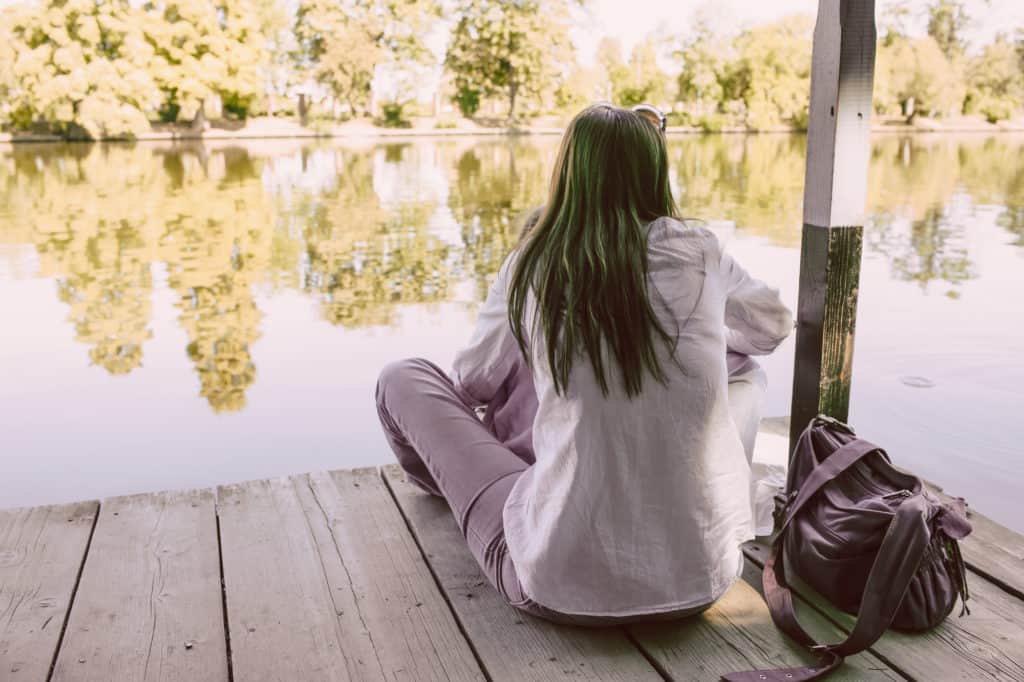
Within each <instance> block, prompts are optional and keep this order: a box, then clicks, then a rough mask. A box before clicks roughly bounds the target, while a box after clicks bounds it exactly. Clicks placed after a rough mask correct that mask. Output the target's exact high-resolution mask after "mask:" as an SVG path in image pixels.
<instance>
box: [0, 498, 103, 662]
mask: <svg viewBox="0 0 1024 682" xmlns="http://www.w3.org/2000/svg"><path fill="white" fill-rule="evenodd" d="M98 510H99V503H98V502H77V503H74V504H61V505H53V506H48V507H25V508H21V509H7V510H4V511H0V679H3V680H12V681H17V680H45V679H46V676H47V674H48V673H49V672H50V665H51V664H52V663H53V658H54V655H55V654H56V651H57V646H58V644H59V642H60V634H61V631H62V630H63V628H64V622H65V620H66V618H67V613H68V609H69V608H70V606H71V600H72V597H73V595H74V591H75V585H76V584H77V582H78V573H79V571H80V570H81V567H82V562H83V561H84V560H85V552H86V548H87V547H88V546H89V537H90V535H92V529H93V524H94V522H95V519H96V512H97V511H98Z"/></svg>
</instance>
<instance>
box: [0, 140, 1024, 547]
mask: <svg viewBox="0 0 1024 682" xmlns="http://www.w3.org/2000/svg"><path fill="white" fill-rule="evenodd" d="M557 142H558V141H557V139H556V138H553V137H542V138H520V139H515V140H511V139H473V138H458V139H455V138H446V139H430V138H421V139H417V140H415V141H409V142H388V143H380V144H377V143H373V142H365V143H351V142H341V141H330V142H307V141H300V140H282V141H253V142H251V143H239V142H230V143H208V144H206V145H177V146H160V145H156V144H136V145H123V146H122V145H102V146H100V145H92V146H85V145H38V146H36V145H26V146H14V147H10V146H8V147H4V148H0V325H2V326H0V507H9V506H18V505H34V504H43V503H50V502H58V501H67V500H75V499H83V498H95V497H101V496H106V495H115V494H124V493H131V492H139V491H149V490H157V489H167V488H182V487H193V486H210V485H215V484H217V483H224V482H232V481H239V480H245V479H252V478H260V477H268V476H276V475H282V474H289V473H295V472H304V471H310V470H317V469H330V468H347V467H356V466H363V465H374V464H380V463H383V462H388V461H390V460H391V453H390V451H389V450H388V449H387V447H386V445H385V443H384V440H383V438H382V436H381V435H380V431H379V426H378V423H377V416H376V411H375V409H374V404H373V390H374V384H375V381H376V376H377V373H378V371H379V369H380V368H381V366H383V365H384V364H385V363H386V362H387V361H389V360H391V359H394V358H399V357H403V356H411V355H422V356H426V357H428V358H431V359H433V360H435V361H436V362H438V363H440V364H442V366H445V365H448V364H449V363H450V361H451V359H452V356H453V354H454V352H455V350H456V349H457V348H458V347H459V345H460V344H462V343H463V342H465V341H466V340H467V339H468V337H469V334H470V331H471V328H472V325H473V321H474V315H475V312H476V310H477V308H478V306H479V304H480V302H481V300H482V296H483V295H484V292H485V290H486V289H485V287H486V285H487V284H488V282H489V280H490V279H491V277H492V276H493V275H494V273H495V272H496V270H497V268H498V266H499V264H500V263H501V261H502V259H503V257H504V255H505V254H506V253H507V251H508V249H509V248H510V247H511V245H512V244H513V242H514V240H515V238H516V236H517V232H518V224H517V221H518V220H519V218H520V216H521V214H522V213H523V212H524V211H526V210H527V209H529V208H531V207H533V206H535V205H536V204H538V203H539V202H540V201H542V198H543V195H544V190H545V186H546V182H547V177H548V174H549V172H550V166H551V163H552V161H553V158H554V155H555V152H556V146H557ZM804 144H805V138H804V137H802V136H792V135H761V136H708V137H673V138H671V140H670V149H671V160H672V164H673V171H674V182H675V189H676V192H677V198H678V199H679V200H680V204H681V206H682V207H683V211H684V213H685V214H686V215H687V216H693V217H700V218H703V219H705V220H707V221H709V223H710V224H711V226H712V227H713V229H715V230H716V231H717V232H718V234H719V235H720V237H721V238H722V240H723V241H725V242H726V243H727V245H728V247H727V248H729V249H730V250H731V251H732V252H733V253H734V255H735V256H736V257H737V258H738V259H739V260H740V261H741V262H742V263H744V264H745V265H746V267H747V268H748V269H749V270H751V271H752V272H753V273H754V274H755V275H756V276H758V277H760V278H762V279H765V280H767V281H769V282H772V283H774V284H776V285H778V286H779V287H780V288H781V291H782V295H783V297H784V298H785V300H786V301H787V302H788V303H789V304H790V305H791V307H795V304H796V291H797V275H798V264H799V251H798V246H799V239H800V224H801V201H802V185H803V164H804ZM869 193H870V196H869V201H868V210H869V215H870V217H869V220H868V224H867V226H866V228H865V249H864V264H863V268H862V274H861V293H860V308H859V316H858V319H857V342H856V353H855V361H854V378H853V395H852V407H851V423H852V424H853V425H854V426H855V427H856V428H857V429H858V431H859V432H860V433H861V434H862V435H864V436H865V437H867V438H869V439H871V440H874V441H875V442H878V443H880V444H883V445H884V446H886V447H887V449H888V450H889V452H890V454H891V455H892V457H893V459H894V460H895V462H896V463H897V464H900V465H903V466H905V467H908V468H911V469H913V470H915V471H916V472H918V473H920V474H921V475H923V476H925V477H926V478H928V479H930V480H933V481H935V482H936V483H938V484H940V485H942V486H943V487H944V488H945V489H946V490H947V491H948V492H951V493H953V494H959V495H963V496H964V497H966V498H967V500H968V502H969V503H970V504H971V505H972V506H974V507H975V508H977V509H978V510H980V511H982V512H984V513H986V514H988V515H990V516H992V517H993V518H995V519H996V520H998V521H1000V522H1002V523H1004V524H1006V525H1009V526H1011V527H1013V528H1015V529H1016V530H1018V531H1024V512H1022V510H1021V503H1020V499H1019V497H1020V494H1021V489H1022V484H1024V457H1022V450H1024V418H1022V416H1021V411H1022V408H1024V361H1022V360H1021V352H1022V351H1024V138H1021V137H1015V136H1010V135H1002V136H981V135H974V136H960V137H952V136H937V135H936V136H928V135H921V136H917V137H909V138H908V137H897V136H877V137H876V139H875V141H874V144H873V151H872V156H871V169H870V189H869ZM763 364H764V365H765V367H766V369H767V370H768V373H769V377H770V381H771V386H770V390H769V395H768V400H767V406H766V415H769V416H771V415H782V414H786V413H787V412H788V406H789V400H790V389H791V377H792V364H793V341H792V339H790V340H789V341H787V342H786V344H785V345H784V346H783V347H782V348H780V349H779V351H778V352H777V353H776V354H775V355H774V356H772V357H770V358H768V359H766V360H765V361H764V363H763Z"/></svg>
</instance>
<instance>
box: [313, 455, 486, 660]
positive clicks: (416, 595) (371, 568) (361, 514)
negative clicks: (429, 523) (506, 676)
mask: <svg viewBox="0 0 1024 682" xmlns="http://www.w3.org/2000/svg"><path fill="white" fill-rule="evenodd" d="M303 479H306V477H302V478H300V479H297V480H296V485H297V486H298V485H299V483H300V482H303ZM305 482H306V484H307V487H306V489H305V490H303V489H302V488H301V487H299V493H300V497H301V498H302V500H303V506H304V508H305V510H306V514H307V516H309V517H310V526H311V528H312V529H313V531H314V535H315V536H316V537H317V542H318V543H319V544H321V546H323V543H324V541H327V542H330V543H331V545H332V546H333V547H334V548H335V550H336V553H335V556H334V557H332V559H334V558H338V559H339V561H342V562H343V565H339V566H338V567H339V568H342V569H343V570H344V577H345V579H346V580H347V581H349V583H350V585H351V594H352V596H353V600H352V604H353V607H354V609H355V612H356V613H357V614H358V615H359V619H360V622H361V623H362V624H363V625H364V626H365V627H366V628H367V629H368V630H369V632H370V635H371V636H372V638H373V648H374V653H375V655H376V657H377V659H378V661H379V663H380V667H381V669H382V676H381V678H382V679H393V678H395V677H405V678H407V679H410V680H431V679H437V680H482V679H484V675H483V672H482V671H481V670H480V665H479V664H478V663H477V661H476V658H475V657H474V655H473V651H472V649H471V648H470V646H469V643H468V642H467V641H466V638H465V636H464V635H463V634H462V632H461V631H460V630H459V626H458V624H457V623H456V622H455V617H454V616H453V615H452V612H451V610H450V609H449V608H448V604H447V603H446V602H445V599H444V596H443V595H442V594H441V592H440V590H439V589H438V587H437V583H436V582H434V577H433V576H432V575H431V573H430V569H429V568H428V567H427V565H426V561H425V560H424V558H423V555H422V554H421V553H420V550H419V548H418V547H417V546H416V541H415V540H414V539H413V537H412V535H411V534H410V533H409V528H408V526H406V524H405V520H404V519H403V518H402V514H401V512H399V510H398V507H397V505H396V504H395V501H394V498H392V497H391V493H390V492H389V491H388V489H387V487H386V486H385V485H384V481H383V480H381V477H380V472H379V470H377V469H376V468H370V469H357V470H355V471H335V472H331V473H330V474H327V473H316V474H309V476H308V479H306V480H305ZM328 534H329V535H328ZM325 565H329V564H328V562H327V561H326V560H325ZM337 592H338V590H335V593H337Z"/></svg>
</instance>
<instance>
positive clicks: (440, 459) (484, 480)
mask: <svg viewBox="0 0 1024 682" xmlns="http://www.w3.org/2000/svg"><path fill="white" fill-rule="evenodd" d="M733 364H734V362H733V358H730V368H732V365H733ZM738 366H739V365H738V364H737V367H738ZM755 366H756V365H755ZM536 411H537V398H536V395H535V393H534V390H533V382H532V378H531V377H530V375H529V370H528V369H527V368H526V365H525V363H522V362H521V363H520V364H519V367H518V368H517V369H516V371H515V372H513V374H512V375H511V376H510V377H509V379H508V380H507V381H506V383H505V385H504V386H502V388H501V390H500V391H499V394H498V395H497V396H495V399H494V400H492V401H491V403H490V404H488V406H487V413H486V414H485V416H484V419H483V420H481V419H480V418H479V417H478V416H477V414H476V412H475V411H474V410H473V408H472V407H470V406H469V405H467V404H466V403H465V402H463V400H462V399H461V398H460V397H459V395H458V393H457V392H456V390H455V386H454V385H453V384H452V381H451V379H449V378H448V375H447V374H445V373H444V371H442V370H441V369H440V368H439V367H438V366H437V365H435V364H433V363H431V362H429V361H428V360H423V359H419V358H414V359H409V360H400V361H398V362H394V363H391V364H390V365H388V366H387V367H385V368H384V370H383V371H382V372H381V375H380V379H379V380H378V382H377V412H378V414H379V415H380V421H381V425H382V426H383V427H384V435H385V437H386V438H387V441H388V443H389V444H390V445H391V448H392V450H394V452H395V455H396V457H397V458H398V462H399V464H400V465H401V466H402V468H403V469H404V470H405V472H406V474H407V475H408V478H409V480H410V481H412V482H413V483H415V484H416V485H418V486H419V487H420V488H422V489H423V490H425V491H427V492H429V493H431V494H433V495H439V496H441V497H444V498H445V500H447V502H448V505H449V507H451V510H452V513H453V514H455V519H456V521H457V522H458V525H459V528H460V529H461V530H462V533H463V535H465V537H466V542H467V543H468V545H469V551H470V553H472V555H473V556H474V558H476V560H477V562H478V563H479V564H480V567H481V568H482V569H483V572H484V575H485V576H486V577H487V579H488V580H489V581H490V582H491V584H492V585H494V587H495V588H496V589H497V590H498V592H499V593H500V594H501V596H502V597H503V598H504V599H505V601H507V602H508V603H509V604H510V605H512V606H514V607H515V608H517V609H520V610H522V611H525V612H527V613H529V614H531V615H534V616H538V617H541V618H545V619H547V620H552V621H555V622H559V623H567V624H573V625H588V626H607V625H617V624H620V623H627V622H634V621H652V620H674V619H677V618H682V617H684V616H689V615H692V614H695V613H699V612H701V611H704V610H705V609H707V608H708V607H710V606H711V604H704V605H700V606H696V607H692V608H688V609H684V610H679V611H671V612H662V613H658V614H654V615H646V616H623V617H616V616H586V615H577V614H564V613H559V612H556V611H552V610H551V609H548V608H546V607H544V606H542V605H540V604H537V603H536V602H534V601H532V600H531V599H530V598H529V597H527V596H526V594H525V593H524V592H523V589H522V586H521V585H520V583H519V578H518V576H517V574H516V569H515V566H514V565H513V563H512V559H511V557H510V556H509V553H508V547H507V546H506V544H505V532H504V527H503V521H502V511H503V509H504V506H505V500H506V499H507V498H508V496H509V493H510V492H511V490H512V486H513V485H514V484H515V482H516V480H518V478H519V476H520V475H521V474H522V473H523V472H524V471H526V469H527V468H529V467H530V466H531V465H532V464H533V461H534V456H533V448H532V437H531V428H532V424H533V416H534V414H535V413H536Z"/></svg>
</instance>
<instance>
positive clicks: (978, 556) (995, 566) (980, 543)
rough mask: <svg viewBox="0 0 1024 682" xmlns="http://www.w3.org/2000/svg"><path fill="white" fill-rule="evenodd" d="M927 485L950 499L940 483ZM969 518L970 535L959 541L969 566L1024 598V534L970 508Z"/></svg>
mask: <svg viewBox="0 0 1024 682" xmlns="http://www.w3.org/2000/svg"><path fill="white" fill-rule="evenodd" d="M928 487H929V489H931V490H932V491H933V492H935V493H936V494H937V495H938V496H939V497H940V498H941V499H943V500H945V501H949V500H950V499H951V498H950V496H949V495H947V494H945V493H944V492H942V489H941V488H940V487H939V486H937V485H935V484H933V483H929V484H928ZM967 518H968V519H969V520H970V522H971V527H972V530H971V534H970V535H968V536H967V537H966V538H964V540H963V541H962V542H961V543H960V549H961V551H962V552H963V555H964V562H966V563H967V567H968V568H969V569H971V570H972V571H974V572H975V573H977V574H979V575H980V576H982V577H984V578H986V579H988V580H989V581H990V582H992V583H994V584H996V585H998V586H999V587H1001V588H1003V589H1004V590H1006V591H1007V592H1009V593H1010V594H1012V595H1014V596H1015V597H1017V598H1018V599H1024V535H1021V534H1020V533H1015V532H1014V531H1012V530H1010V529H1009V528H1007V527H1006V526H1003V525H1000V524H998V523H996V522H995V521H993V520H992V519H990V518H988V517H987V516H985V515H984V514H979V513H978V512H976V511H974V510H972V509H971V508H970V507H968V508H967ZM971 585H973V582H971V583H968V587H970V586H971Z"/></svg>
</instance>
